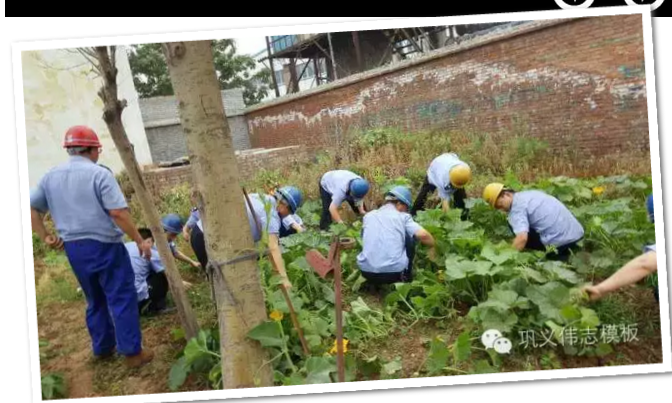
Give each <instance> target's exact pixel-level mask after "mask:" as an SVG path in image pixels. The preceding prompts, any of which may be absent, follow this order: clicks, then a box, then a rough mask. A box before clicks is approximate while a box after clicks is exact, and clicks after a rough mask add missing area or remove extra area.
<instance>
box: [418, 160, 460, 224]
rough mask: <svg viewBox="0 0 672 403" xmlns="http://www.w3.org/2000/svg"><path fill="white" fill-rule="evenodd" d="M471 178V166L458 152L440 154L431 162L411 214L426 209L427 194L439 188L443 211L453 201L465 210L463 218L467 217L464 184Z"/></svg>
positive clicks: (446, 209) (455, 205)
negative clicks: (461, 158)
mask: <svg viewBox="0 0 672 403" xmlns="http://www.w3.org/2000/svg"><path fill="white" fill-rule="evenodd" d="M470 180H471V168H470V167H469V165H468V164H467V163H466V162H464V161H462V160H460V158H459V157H458V156H457V154H455V153H445V154H441V155H439V156H438V157H436V158H434V160H433V161H432V162H431V164H429V168H428V169H427V175H426V176H425V182H424V183H423V184H422V188H421V189H420V193H419V194H418V198H417V199H415V204H413V207H412V208H411V215H412V216H415V215H416V214H417V213H418V211H420V210H424V209H425V202H426V201H427V196H428V195H429V193H431V192H434V191H435V190H437V191H438V193H439V198H440V199H441V208H442V209H443V211H448V206H449V203H450V202H451V201H452V203H453V206H454V207H457V208H459V209H462V210H464V212H463V214H462V219H466V217H467V214H468V212H467V210H466V209H465V205H464V200H465V199H466V198H467V192H466V191H465V190H464V186H465V185H466V184H467V183H469V181H470Z"/></svg>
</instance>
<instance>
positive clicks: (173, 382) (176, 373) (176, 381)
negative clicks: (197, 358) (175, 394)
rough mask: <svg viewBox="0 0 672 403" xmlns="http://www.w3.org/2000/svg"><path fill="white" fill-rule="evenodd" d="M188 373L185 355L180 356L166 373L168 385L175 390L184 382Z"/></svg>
mask: <svg viewBox="0 0 672 403" xmlns="http://www.w3.org/2000/svg"><path fill="white" fill-rule="evenodd" d="M188 374H189V364H187V359H186V357H184V356H182V357H180V359H178V360H177V361H176V362H175V364H173V366H172V367H171V368H170V373H169V374H168V387H169V388H170V390H172V391H176V390H177V389H179V388H180V386H182V385H183V384H184V381H185V380H186V379H187V375H188Z"/></svg>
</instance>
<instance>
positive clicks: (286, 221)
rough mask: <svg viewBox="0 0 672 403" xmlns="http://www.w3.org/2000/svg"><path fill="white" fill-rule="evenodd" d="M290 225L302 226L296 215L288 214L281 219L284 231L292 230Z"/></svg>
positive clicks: (299, 218) (301, 221)
mask: <svg viewBox="0 0 672 403" xmlns="http://www.w3.org/2000/svg"><path fill="white" fill-rule="evenodd" d="M292 224H298V225H300V226H303V220H302V219H301V217H299V216H298V215H297V214H288V215H287V216H286V217H285V218H283V219H282V226H283V227H285V229H287V230H289V229H292Z"/></svg>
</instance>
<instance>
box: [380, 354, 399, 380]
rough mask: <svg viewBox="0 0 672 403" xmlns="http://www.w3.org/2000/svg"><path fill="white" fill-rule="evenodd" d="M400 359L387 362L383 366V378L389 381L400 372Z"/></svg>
mask: <svg viewBox="0 0 672 403" xmlns="http://www.w3.org/2000/svg"><path fill="white" fill-rule="evenodd" d="M401 368H402V366H401V357H396V358H395V359H394V360H392V361H390V362H388V363H387V364H385V365H383V368H382V369H383V371H382V375H383V378H385V379H390V378H392V377H393V376H394V374H396V373H397V372H399V371H401Z"/></svg>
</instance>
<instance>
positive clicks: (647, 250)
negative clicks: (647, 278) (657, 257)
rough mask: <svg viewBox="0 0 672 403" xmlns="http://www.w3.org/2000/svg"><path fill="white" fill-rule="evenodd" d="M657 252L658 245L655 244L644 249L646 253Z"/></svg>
mask: <svg viewBox="0 0 672 403" xmlns="http://www.w3.org/2000/svg"><path fill="white" fill-rule="evenodd" d="M655 251H656V244H655V243H654V244H653V245H647V246H645V247H644V252H645V253H646V252H655Z"/></svg>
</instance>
